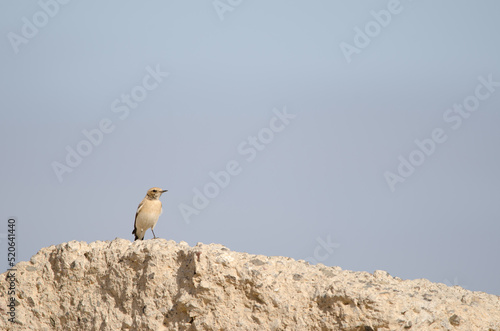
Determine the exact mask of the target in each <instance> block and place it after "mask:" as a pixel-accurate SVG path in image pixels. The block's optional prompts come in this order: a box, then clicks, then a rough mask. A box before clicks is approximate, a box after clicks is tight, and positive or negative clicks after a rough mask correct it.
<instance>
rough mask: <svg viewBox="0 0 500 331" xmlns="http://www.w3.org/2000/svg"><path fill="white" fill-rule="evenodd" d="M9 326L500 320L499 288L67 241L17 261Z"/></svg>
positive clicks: (3, 304)
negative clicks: (477, 289)
mask: <svg viewBox="0 0 500 331" xmlns="http://www.w3.org/2000/svg"><path fill="white" fill-rule="evenodd" d="M5 277H6V274H5V273H4V274H3V275H2V282H0V295H1V297H0V312H1V317H0V329H2V330H497V331H500V297H498V296H495V295H490V294H486V293H483V292H471V291H468V290H465V289H463V288H460V287H457V286H455V287H448V286H446V285H444V284H436V283H431V282H430V281H428V280H425V279H418V280H401V279H399V278H395V277H392V276H390V275H389V274H387V273H386V272H385V271H375V272H374V273H373V274H369V273H366V272H353V271H345V270H341V269H340V268H339V267H326V266H324V265H309V264H308V263H306V262H304V261H295V260H293V259H291V258H286V257H277V256H275V257H268V256H261V255H252V254H246V253H237V252H232V251H230V250H229V249H227V248H225V247H224V246H221V245H217V244H210V245H204V244H198V245H196V246H195V247H189V246H188V245H187V243H184V242H181V243H180V244H177V243H175V242H174V241H167V240H164V239H156V240H145V241H136V242H130V241H128V240H124V239H115V240H113V241H107V242H101V241H97V242H93V243H90V244H87V243H85V242H76V241H72V242H68V243H64V244H60V245H58V246H50V247H47V248H44V249H42V250H40V252H38V253H37V254H36V255H34V256H33V257H32V258H31V260H30V261H29V262H21V263H19V264H18V265H17V274H16V277H17V279H16V290H17V293H16V305H17V306H16V322H15V323H11V322H9V321H8V320H7V318H8V315H7V311H8V309H9V307H7V302H8V301H7V300H8V296H7V287H8V285H7V283H6V282H5V281H4V280H5Z"/></svg>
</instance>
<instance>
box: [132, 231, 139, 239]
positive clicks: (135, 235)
mask: <svg viewBox="0 0 500 331" xmlns="http://www.w3.org/2000/svg"><path fill="white" fill-rule="evenodd" d="M135 230H136V229H135V228H134V231H132V234H133V235H134V237H135V238H134V241H136V240H137V239H139V237H138V236H137V234H136V231H135Z"/></svg>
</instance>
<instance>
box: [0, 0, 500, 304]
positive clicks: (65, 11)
mask: <svg viewBox="0 0 500 331" xmlns="http://www.w3.org/2000/svg"><path fill="white" fill-rule="evenodd" d="M61 2H63V1H62V0H61ZM214 3H215V4H217V5H218V7H217V8H218V10H219V12H218V11H217V9H216V8H215V6H214ZM231 3H232V4H233V5H231ZM228 6H230V7H228ZM44 8H45V9H44ZM499 10H500V4H499V3H498V2H496V1H481V2H472V1H451V0H448V1H441V2H439V3H436V2H433V1H424V0H421V1H409V0H401V1H400V2H397V1H371V2H369V3H368V2H362V1H357V2H352V1H349V2H348V1H342V2H340V1H307V2H306V1H262V0H261V1H241V2H238V1H231V2H228V1H227V0H221V1H219V2H217V1H215V2H212V1H197V2H194V1H191V2H187V1H148V2H146V3H144V2H139V1H106V2H104V3H103V2H98V1H85V2H83V1H75V0H73V1H68V3H67V4H61V3H59V2H56V1H55V0H41V1H40V2H38V3H37V2H28V1H3V2H1V3H0V32H1V35H2V36H3V37H2V38H1V39H0V66H1V75H0V91H1V98H0V107H1V109H2V120H1V121H0V139H1V140H0V144H1V145H0V153H1V155H2V163H1V165H0V167H1V172H0V176H1V183H2V189H1V190H0V194H1V196H0V199H1V201H2V204H1V210H0V211H1V215H0V216H1V217H2V219H4V221H3V223H2V224H4V229H3V230H2V229H0V235H1V234H2V233H4V234H5V233H6V222H7V218H8V217H9V216H12V215H13V216H16V217H17V222H18V233H17V239H18V253H19V258H20V259H21V260H28V259H29V258H30V257H31V256H32V255H33V254H35V253H36V252H37V251H38V250H39V249H40V248H42V247H45V246H49V245H56V244H59V243H62V242H67V241H70V240H83V241H87V242H91V241H95V240H112V239H114V238H116V237H120V238H126V239H129V240H132V239H133V235H132V234H131V231H132V227H133V222H134V215H135V211H136V208H137V205H138V204H139V202H140V201H141V200H142V198H143V197H144V195H145V193H146V191H147V189H149V188H150V187H153V186H159V187H161V188H164V189H168V190H169V191H168V193H166V194H164V195H163V196H162V198H161V200H162V201H163V206H164V212H163V215H162V216H161V217H160V220H159V222H158V224H157V227H156V228H155V233H156V235H157V236H159V237H162V238H167V239H172V240H175V241H177V242H179V241H181V240H184V241H187V242H188V243H189V244H190V245H194V244H196V243H197V242H203V243H212V242H213V243H220V244H223V245H226V246H227V247H229V248H230V249H232V250H235V251H243V252H249V253H254V254H265V255H283V256H290V257H293V258H295V259H306V260H309V261H311V262H322V263H324V264H325V265H332V266H334V265H335V266H340V267H341V268H343V269H350V270H356V271H360V270H364V271H369V272H373V271H374V270H377V269H383V270H386V271H388V272H389V273H390V274H391V275H393V276H398V277H401V278H404V279H414V278H428V279H430V280H432V281H434V282H442V283H447V284H448V285H454V284H458V285H462V286H465V287H466V288H467V289H471V290H481V291H486V292H489V293H493V294H497V295H500V282H499V279H500V264H499V263H498V260H499V252H500V240H499V236H500V204H499V201H500V176H499V175H498V169H499V168H500V149H499V142H500V130H499V129H498V128H499V126H500V114H499V110H500V43H499V41H498V31H500V21H499V20H498V13H499ZM388 15H390V18H389V16H388ZM377 18H378V21H377ZM37 25H38V26H37ZM359 31H363V32H362V33H363V34H360V33H359ZM367 39H369V42H368V41H367ZM360 42H362V43H361V44H360ZM363 43H364V44H363ZM365 44H367V45H365ZM342 45H343V48H344V49H346V47H347V48H348V49H350V50H353V49H354V47H356V45H357V46H358V47H357V49H356V51H354V52H352V53H350V54H347V53H344V52H343V51H342V47H341V46H342ZM345 45H349V46H345ZM167 73H168V75H167ZM488 81H489V82H488ZM127 98H129V99H127ZM454 107H455V108H454ZM460 107H462V109H461V110H460ZM277 114H280V115H279V116H278V115H277ZM286 114H288V116H289V118H286ZM280 116H281V119H280ZM458 121H461V122H460V124H458V123H459V122H458ZM100 125H101V128H100V130H102V131H106V132H107V133H102V137H101V136H100V135H101V134H99V133H96V131H95V130H96V129H97V128H99V126H100ZM455 128H456V129H455ZM434 130H437V135H436V136H435V140H436V142H433V143H430V141H429V139H430V138H432V136H433V131H434ZM84 132H87V133H88V134H89V135H90V136H91V137H92V138H87V137H86V136H85V134H84ZM252 137H256V138H252ZM436 137H437V138H436ZM92 139H93V140H94V144H93V143H92V141H91V140H92ZM415 140H418V141H419V142H420V144H421V145H422V144H424V145H425V147H422V148H423V149H427V150H426V152H427V154H429V155H426V154H425V153H424V152H422V151H420V149H419V147H418V145H417V143H416V142H415ZM433 145H434V146H433ZM68 150H73V151H77V150H79V151H80V152H81V153H83V154H86V155H84V156H83V157H81V160H77V159H74V155H73V156H72V157H69V159H68V160H69V161H70V163H71V162H73V163H72V164H68V163H67V160H66V158H67V157H68V156H67V154H68ZM71 153H72V152H71ZM77 153H78V152H77ZM250 155H252V158H250ZM401 159H404V161H401ZM409 159H412V161H411V162H413V163H414V164H418V165H417V166H413V167H414V168H415V169H413V170H411V169H405V166H406V167H408V165H404V164H403V165H400V163H401V162H403V163H406V162H410V161H409ZM77 163H78V165H76V164H77ZM228 164H229V168H230V170H231V171H232V173H233V175H231V176H230V181H229V182H227V176H226V175H223V174H220V172H221V171H227V170H225V169H226V168H227V167H228ZM54 165H57V167H58V169H59V172H60V173H59V176H58V175H57V174H56V171H54ZM73 166H74V167H73ZM64 167H68V168H64ZM398 167H399V168H400V171H401V173H400V172H398ZM61 169H66V170H68V169H71V172H65V171H64V170H61ZM405 171H406V172H407V173H405ZM211 173H219V176H222V177H221V178H222V179H223V181H222V182H221V183H219V184H217V183H216V182H215V180H214V179H213V176H211ZM403 175H404V176H407V177H404V176H403ZM228 176H229V175H228ZM388 176H389V177H390V178H392V180H393V182H392V189H391V184H389V183H388V181H387V178H386V177H388ZM219 182H220V181H219ZM221 186H223V187H221ZM197 190H199V191H201V192H203V191H204V190H208V193H205V194H208V195H211V196H212V197H211V198H207V201H208V203H207V202H206V201H205V203H204V204H205V205H207V206H203V205H202V206H200V204H203V201H202V200H203V199H202V198H196V199H198V200H197V205H193V198H194V197H195V192H197ZM199 199H201V200H199ZM197 207H199V208H197ZM182 210H184V215H183V212H182ZM187 211H188V212H187ZM187 214H190V216H186V215H187ZM187 219H188V220H189V223H188V222H187V221H186V220H187ZM151 237H152V235H151V232H150V231H149V232H148V233H147V234H146V238H148V239H149V238H151ZM0 240H2V243H1V245H2V247H3V248H2V249H6V246H5V238H4V237H0ZM1 263H2V268H5V266H6V261H2V262H1Z"/></svg>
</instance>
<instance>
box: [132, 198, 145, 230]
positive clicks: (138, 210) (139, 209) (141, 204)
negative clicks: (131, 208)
mask: <svg viewBox="0 0 500 331" xmlns="http://www.w3.org/2000/svg"><path fill="white" fill-rule="evenodd" d="M142 206H144V200H142V201H141V203H140V204H139V207H137V212H136V213H135V220H134V232H135V225H136V222H137V215H139V212H140V211H141V209H142ZM132 233H133V232H132Z"/></svg>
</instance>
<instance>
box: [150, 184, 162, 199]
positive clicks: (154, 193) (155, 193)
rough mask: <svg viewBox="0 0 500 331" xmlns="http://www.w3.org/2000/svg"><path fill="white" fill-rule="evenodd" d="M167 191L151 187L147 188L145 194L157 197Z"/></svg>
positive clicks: (153, 197)
mask: <svg viewBox="0 0 500 331" xmlns="http://www.w3.org/2000/svg"><path fill="white" fill-rule="evenodd" d="M165 192H167V190H162V189H161V188H159V187H152V188H150V189H149V190H148V193H147V194H146V195H147V196H148V197H149V198H151V199H158V198H159V197H160V195H161V194H162V193H165Z"/></svg>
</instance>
